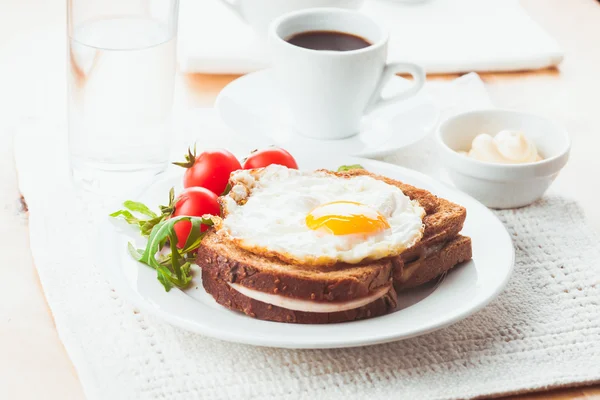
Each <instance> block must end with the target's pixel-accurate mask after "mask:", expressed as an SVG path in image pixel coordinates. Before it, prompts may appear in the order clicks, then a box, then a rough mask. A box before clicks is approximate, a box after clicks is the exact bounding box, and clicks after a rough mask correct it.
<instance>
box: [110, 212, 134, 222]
mask: <svg viewBox="0 0 600 400" xmlns="http://www.w3.org/2000/svg"><path fill="white" fill-rule="evenodd" d="M108 216H109V217H113V218H117V217H123V219H124V220H125V221H126V222H127V223H128V224H131V225H139V223H140V220H139V219H138V218H136V217H135V216H134V215H133V214H132V213H131V212H129V211H127V210H119V211H115V212H114V213H111V214H108Z"/></svg>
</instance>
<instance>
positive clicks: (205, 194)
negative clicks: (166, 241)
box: [172, 187, 220, 249]
mask: <svg viewBox="0 0 600 400" xmlns="http://www.w3.org/2000/svg"><path fill="white" fill-rule="evenodd" d="M217 199H218V196H217V195H216V194H214V193H213V192H211V191H210V190H208V189H205V188H201V187H191V188H188V189H185V190H184V191H183V192H181V194H180V195H179V196H178V197H177V199H175V211H173V214H172V217H179V216H182V215H186V216H189V217H201V216H203V215H204V214H210V215H219V213H220V208H219V203H218V201H217ZM173 228H174V229H175V233H176V234H177V247H179V248H180V249H182V248H183V246H185V242H186V240H187V238H188V236H189V235H190V231H191V230H192V223H191V222H190V221H180V222H177V223H176V224H175V226H174V227H173ZM207 228H208V227H207V226H206V225H202V232H204V231H205V230H206V229H207Z"/></svg>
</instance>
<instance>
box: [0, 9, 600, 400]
mask: <svg viewBox="0 0 600 400" xmlns="http://www.w3.org/2000/svg"><path fill="white" fill-rule="evenodd" d="M522 4H523V5H524V6H525V8H526V9H527V10H528V11H529V12H530V14H531V16H532V17H533V19H535V20H536V21H538V22H539V23H540V24H542V26H544V27H545V28H546V29H547V30H548V31H549V32H550V33H551V34H552V35H553V36H554V37H556V39H557V40H558V41H559V42H560V44H561V45H562V46H563V48H564V49H565V50H566V59H565V61H564V63H563V64H562V65H561V66H560V68H558V69H553V68H551V69H546V70H543V71H536V72H514V73H505V74H495V73H494V74H485V73H484V74H481V75H482V78H483V79H484V81H485V82H486V83H488V84H489V86H488V87H489V89H490V92H491V95H492V98H493V100H494V101H495V103H496V105H498V106H501V107H508V108H516V109H520V110H524V111H531V112H536V113H539V114H542V115H547V116H549V117H552V118H554V119H557V120H558V121H559V122H561V123H563V124H564V125H565V126H566V127H567V129H569V131H570V132H571V134H572V137H573V150H572V158H571V161H570V163H569V165H568V166H567V168H565V170H564V171H563V173H562V174H561V176H560V177H559V179H558V180H557V182H556V187H558V188H560V190H562V191H564V192H565V193H566V194H568V195H570V196H573V197H575V198H576V199H578V200H579V201H580V203H581V204H582V205H583V207H584V209H585V211H586V213H587V215H588V217H589V222H590V223H591V224H592V225H593V226H594V227H595V228H596V229H597V230H600V209H599V208H598V207H597V206H596V202H597V198H598V196H599V195H600V192H598V190H599V187H598V185H596V184H591V183H590V182H589V181H588V180H587V178H586V180H584V175H587V174H593V173H594V172H598V171H600V157H598V155H597V154H598V149H599V148H600V133H599V132H600V119H599V118H598V112H597V107H598V105H597V103H598V101H597V99H598V93H600V79H598V74H599V71H600V46H598V45H597V39H598V37H600V4H599V3H598V2H597V1H595V0H570V1H564V0H523V1H522ZM1 7H2V12H0V87H2V89H3V90H2V93H1V94H0V107H2V109H4V110H9V112H7V113H6V116H5V117H4V120H3V121H1V122H0V128H2V129H0V135H2V136H1V137H0V140H1V143H2V145H0V220H1V221H2V224H0V241H1V242H2V243H3V244H4V246H5V248H6V249H9V251H8V252H7V253H6V254H5V259H4V262H3V263H2V264H0V272H2V273H3V276H5V277H6V276H9V277H10V279H3V280H0V303H1V304H3V307H1V308H0V338H2V340H0V398H1V399H13V398H15V399H16V398H19V399H40V398H44V399H83V398H84V396H83V392H82V389H81V387H80V384H79V382H78V379H77V375H76V373H75V371H74V369H73V367H72V365H71V363H70V360H69V358H68V356H67V354H66V352H65V350H64V347H63V346H62V343H61V342H60V339H59V337H58V335H57V332H56V329H55V327H54V323H53V320H52V316H51V313H50V311H49V309H48V307H47V305H46V303H45V299H44V295H43V290H42V288H41V287H40V284H39V280H38V278H37V273H36V271H35V268H34V266H33V261H32V259H31V255H30V252H29V241H28V232H27V213H26V209H25V207H24V203H23V202H22V201H21V199H20V195H19V192H18V188H17V183H16V182H17V181H16V175H15V170H14V163H13V159H12V139H11V135H12V130H11V129H9V128H8V127H9V126H10V125H11V123H15V122H16V120H15V119H12V118H14V117H15V116H48V115H50V116H54V117H56V114H57V113H58V114H60V113H63V114H64V112H65V108H64V93H65V89H64V87H65V86H64V85H65V79H64V76H65V72H64V57H63V56H64V54H65V52H64V51H65V50H64V37H63V36H60V35H63V34H64V28H63V27H64V24H65V15H64V11H65V4H64V1H63V0H5V1H3V2H2V6H1ZM46 28H47V29H50V30H51V31H53V32H55V31H56V32H58V33H59V35H58V36H57V39H52V38H50V39H47V38H46V37H45V36H44V35H41V36H40V35H36V32H40V31H42V32H43V30H44V29H46ZM507 29H510V27H507ZM474 34H476V33H474ZM46 39H47V42H45V41H44V40H46ZM42 42H43V43H42ZM31 49H36V50H35V51H34V52H32V51H31ZM454 77H456V76H455V75H449V76H436V77H430V78H432V79H450V78H454ZM235 78H236V77H235V76H209V75H197V74H193V75H187V76H184V77H182V79H181V80H180V81H179V84H178V89H177V93H178V95H177V96H178V97H177V102H178V104H179V105H180V106H183V107H188V108H192V107H197V106H206V105H210V104H212V102H213V101H214V99H215V97H216V95H217V94H218V92H219V90H221V88H222V87H224V86H225V85H226V84H227V83H229V82H230V81H232V80H233V79H235ZM16 344H18V345H16ZM504 399H511V400H541V399H551V400H574V399H600V385H596V386H592V387H584V388H572V389H560V390H554V391H543V392H538V393H532V394H523V395H518V396H510V397H505V398H504Z"/></svg>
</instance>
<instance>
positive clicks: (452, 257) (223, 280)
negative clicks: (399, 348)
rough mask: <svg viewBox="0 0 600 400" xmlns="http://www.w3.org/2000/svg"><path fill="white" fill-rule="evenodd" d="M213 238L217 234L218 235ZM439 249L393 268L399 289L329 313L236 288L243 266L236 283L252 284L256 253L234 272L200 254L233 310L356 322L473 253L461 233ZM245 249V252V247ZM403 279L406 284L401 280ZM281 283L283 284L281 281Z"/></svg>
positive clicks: (211, 289) (209, 286) (206, 274)
mask: <svg viewBox="0 0 600 400" xmlns="http://www.w3.org/2000/svg"><path fill="white" fill-rule="evenodd" d="M212 237H214V235H213V236H212ZM211 245H212V244H211ZM219 248H220V246H219ZM220 249H221V248H220ZM221 250H222V249H221ZM435 250H436V251H435V253H431V252H428V256H426V257H425V258H423V259H422V260H419V261H418V264H415V263H416V262H413V264H412V265H411V264H409V265H408V268H406V269H403V268H402V265H400V266H396V268H395V269H394V270H393V271H395V275H398V276H397V281H396V285H395V288H394V287H393V286H391V285H390V286H389V290H388V292H387V293H386V294H385V295H384V296H382V297H380V298H378V299H376V300H375V301H373V302H371V303H369V304H367V305H364V306H362V307H358V308H354V309H351V310H346V311H339V312H327V313H317V312H306V311H295V310H290V309H287V308H283V307H278V306H276V305H272V304H268V303H265V302H262V301H259V300H255V299H253V298H250V297H248V296H245V295H244V294H242V293H240V292H239V291H237V290H235V289H234V288H232V287H231V285H230V283H231V282H232V281H231V279H235V277H236V276H237V272H238V271H239V268H241V269H243V270H244V273H245V274H249V275H245V276H244V277H243V278H242V281H236V282H243V281H244V279H246V283H248V279H252V277H253V276H255V275H254V274H253V272H254V271H256V270H255V269H253V268H248V267H247V265H248V264H247V263H254V262H258V263H260V262H262V261H263V260H256V259H253V257H256V256H254V255H252V254H251V253H248V254H247V255H246V257H245V262H244V264H239V265H238V266H237V267H238V268H233V269H230V268H227V269H228V270H229V271H230V272H231V274H223V273H222V271H223V268H222V267H220V265H219V261H217V260H216V259H214V258H213V257H214V256H212V255H211V256H209V257H208V258H207V259H206V262H205V263H202V262H201V260H200V257H199V260H198V261H199V263H200V265H201V267H202V284H203V286H204V289H205V290H206V291H207V292H208V293H209V294H211V295H212V296H213V297H214V298H215V300H216V301H217V302H218V303H219V304H221V305H223V306H225V307H227V308H229V309H231V310H236V311H241V312H243V313H245V314H246V315H249V316H251V317H254V318H258V319H264V320H268V321H276V322H294V323H305V324H324V323H336V322H346V321H355V320H359V319H364V318H370V317H376V316H380V315H384V314H387V313H390V312H393V311H394V310H395V309H396V306H397V295H396V290H398V289H406V288H410V287H414V286H418V285H420V284H423V283H425V282H428V281H430V280H432V279H434V278H436V277H438V276H439V275H441V274H443V273H444V272H446V271H448V270H449V269H450V268H452V267H454V266H455V265H457V264H458V263H460V262H462V261H466V260H468V259H469V258H470V256H471V241H470V239H469V238H468V237H464V236H457V237H456V238H453V239H452V240H450V241H448V242H447V243H444V244H443V246H442V247H436V248H435ZM236 251H238V250H236ZM242 251H243V252H244V250H242ZM246 253H247V252H246ZM398 259H399V258H398ZM208 261H210V262H208ZM220 262H221V263H222V262H225V260H224V259H222V260H221V261H220ZM228 264H230V265H231V264H232V262H231V261H230V262H229V263H228ZM233 264H235V262H233ZM380 267H381V266H380ZM342 271H343V270H338V271H336V273H338V274H339V273H340V272H342ZM387 271H389V270H388V269H387V268H385V269H384V270H382V273H383V272H387ZM258 274H259V276H260V275H261V274H262V272H258ZM401 280H402V283H398V282H400V281H401ZM314 284H315V282H314V281H313V285H314ZM279 285H281V282H280V283H279ZM301 286H303V285H301ZM279 287H282V286H279ZM313 287H315V286H313ZM342 287H344V286H343V285H342V286H335V289H334V291H335V290H336V289H341V288H342ZM291 292H292V290H289V293H286V291H284V292H280V291H274V292H273V293H275V294H282V295H289V294H292V293H291ZM315 301H321V302H329V301H328V296H321V300H315Z"/></svg>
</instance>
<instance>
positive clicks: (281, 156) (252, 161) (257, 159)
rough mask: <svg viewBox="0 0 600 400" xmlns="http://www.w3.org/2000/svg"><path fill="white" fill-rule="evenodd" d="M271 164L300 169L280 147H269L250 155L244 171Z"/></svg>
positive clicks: (292, 158)
mask: <svg viewBox="0 0 600 400" xmlns="http://www.w3.org/2000/svg"><path fill="white" fill-rule="evenodd" d="M271 164H278V165H283V166H284V167H288V168H293V169H298V164H297V163H296V160H294V157H292V155H291V154H290V153H288V152H287V151H285V150H284V149H280V148H279V147H269V148H268V149H263V150H256V151H254V152H252V153H250V155H249V156H248V158H246V160H245V161H244V169H252V168H263V167H266V166H269V165H271Z"/></svg>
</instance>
